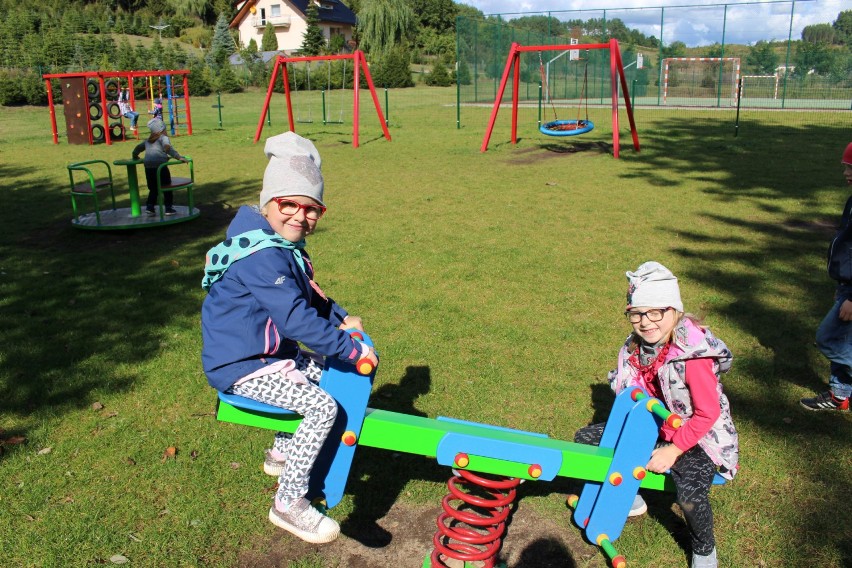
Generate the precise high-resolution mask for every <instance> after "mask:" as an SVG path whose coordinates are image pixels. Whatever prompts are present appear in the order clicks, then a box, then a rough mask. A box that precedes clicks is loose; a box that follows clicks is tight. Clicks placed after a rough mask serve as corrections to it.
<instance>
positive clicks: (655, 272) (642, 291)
mask: <svg viewBox="0 0 852 568" xmlns="http://www.w3.org/2000/svg"><path fill="white" fill-rule="evenodd" d="M633 306H641V307H647V308H674V309H676V310H677V311H679V312H682V311H683V302H682V301H681V299H680V287H679V286H678V284H677V277H676V276H675V275H674V274H672V272H671V270H669V269H668V268H666V267H665V266H663V265H662V264H660V263H659V262H654V261H650V262H646V263H645V264H643V265H641V266H640V267H639V268H637V269H636V272H628V273H627V307H628V308H632V307H633Z"/></svg>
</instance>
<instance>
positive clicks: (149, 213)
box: [145, 209, 157, 217]
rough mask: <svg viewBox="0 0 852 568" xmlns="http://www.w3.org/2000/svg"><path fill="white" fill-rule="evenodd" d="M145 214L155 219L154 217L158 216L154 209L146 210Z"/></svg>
mask: <svg viewBox="0 0 852 568" xmlns="http://www.w3.org/2000/svg"><path fill="white" fill-rule="evenodd" d="M145 214H146V215H148V217H153V216H154V215H156V214H157V212H156V211H155V210H153V209H146V210H145Z"/></svg>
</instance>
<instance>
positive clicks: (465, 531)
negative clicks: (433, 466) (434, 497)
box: [431, 470, 521, 568]
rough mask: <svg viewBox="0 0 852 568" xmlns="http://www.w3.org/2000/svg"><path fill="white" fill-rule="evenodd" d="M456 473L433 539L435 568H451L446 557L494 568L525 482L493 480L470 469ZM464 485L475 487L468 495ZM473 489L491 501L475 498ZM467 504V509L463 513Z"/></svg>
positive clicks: (454, 471) (448, 486)
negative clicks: (454, 506) (512, 511)
mask: <svg viewBox="0 0 852 568" xmlns="http://www.w3.org/2000/svg"><path fill="white" fill-rule="evenodd" d="M453 474H454V475H453V477H451V478H450V480H449V481H448V482H447V488H448V489H449V490H450V494H449V495H447V496H446V497H444V499H443V500H442V501H441V507H443V509H444V512H443V513H442V514H441V515H440V516H439V517H438V520H437V525H438V532H436V533H435V536H434V538H433V539H432V543H433V544H434V545H435V548H434V550H433V551H432V557H431V563H432V568H446V567H447V564H446V563H445V562H444V560H443V559H442V556H443V557H445V558H448V559H449V558H452V559H454V560H462V561H464V562H477V561H481V562H483V565H482V566H483V568H492V567H493V566H494V562H495V559H496V557H497V553H498V552H499V551H500V547H501V545H502V543H503V540H502V539H503V533H504V532H505V531H506V518H507V517H508V516H509V513H510V512H511V509H512V508H511V505H512V502H514V500H515V495H516V494H517V491H516V489H515V488H516V487H517V486H518V484H519V483H520V482H521V481H520V480H519V479H513V478H506V477H500V478H498V479H490V478H486V477H482V476H480V475H477V474H475V473H472V472H470V471H466V470H453ZM464 486H471V487H470V489H469V491H468V492H465V491H463V490H462V488H463V487H464ZM473 490H480V493H485V494H487V495H488V496H490V498H488V497H479V496H477V495H474V494H472V492H471V491H473ZM458 501H461V503H460V504H459V508H453V502H458ZM465 505H467V508H466V509H467V510H464V511H462V510H460V509H461V508H462V507H464V506H465ZM447 521H449V522H447ZM464 525H467V526H464ZM471 527H472V528H471Z"/></svg>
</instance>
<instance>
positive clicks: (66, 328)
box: [0, 59, 852, 568]
mask: <svg viewBox="0 0 852 568" xmlns="http://www.w3.org/2000/svg"><path fill="white" fill-rule="evenodd" d="M536 61H537V59H536ZM424 92H425V93H428V94H427V95H424ZM298 94H302V95H305V93H303V92H301V91H300V92H299V93H293V96H294V97H295V96H298ZM340 94H341V93H340V92H334V93H331V95H335V96H338V95H340ZM311 95H312V97H313V100H316V101H317V103H318V104H319V103H320V102H321V101H320V98H321V95H320V94H319V93H311ZM331 95H329V96H331ZM347 96H348V97H349V99H348V100H349V101H350V103H349V104H350V106H349V108H350V109H351V100H352V96H353V95H352V92H351V89H350V90H349V92H348V93H347ZM454 96H455V93H454V89H452V88H448V89H434V90H428V91H424V90H423V88H422V87H418V88H415V89H408V90H401V91H398V92H397V91H394V92H391V93H390V95H389V100H390V110H389V113H388V122H389V124H388V129H389V132H390V135H391V138H392V139H391V140H388V139H387V138H386V137H385V135H384V132H383V129H382V127H381V124H380V122H379V121H378V120H376V112H375V109H374V108H373V104H372V99H371V98H370V95H369V93H368V91H366V90H362V91H361V100H362V111H361V112H362V116H361V121H360V132H359V144H358V147H357V148H355V147H354V144H353V124H352V117H351V115H350V116H349V117H347V116H345V115H344V116H343V118H342V120H340V121H339V122H340V124H336V123H335V124H331V123H325V124H324V123H323V122H322V121H320V120H316V119H315V120H314V121H313V122H312V123H302V122H296V124H295V130H296V132H297V133H299V134H302V135H304V136H307V137H309V138H311V139H312V140H314V141H315V143H316V145H317V147H318V149H319V151H320V152H321V154H322V159H323V173H324V175H325V178H326V204H327V205H328V207H329V211H328V214H327V216H326V217H325V218H324V219H323V224H322V225H321V226H320V228H319V230H318V231H317V232H316V234H314V235H312V236H311V237H310V239H309V242H308V245H309V246H308V250H309V251H310V252H311V255H312V259H313V261H314V265H315V268H316V271H317V280H318V282H319V283H320V284H321V285H323V287H324V288H325V287H328V289H330V290H333V295H334V298H335V299H336V300H338V301H340V302H341V303H342V304H343V305H346V306H347V309H349V310H350V311H351V312H352V313H357V314H358V315H361V316H362V317H363V318H364V321H365V326H366V329H367V331H368V333H369V334H370V337H371V338H372V340H373V341H374V342H375V344H376V346H377V349H378V351H379V353H380V355H381V364H380V367H379V369H378V372H377V374H376V377H375V382H374V384H373V388H372V393H371V395H370V399H369V407H370V408H373V409H379V410H381V411H385V412H387V413H395V414H401V415H406V416H411V417H416V418H417V419H418V420H421V419H422V420H426V419H429V420H431V419H436V418H437V417H438V416H445V417H451V418H454V419H458V420H464V421H470V422H476V423H481V424H488V425H493V426H496V427H500V428H508V429H514V430H521V431H525V432H533V433H540V434H543V435H546V436H548V437H549V438H551V439H553V440H571V439H572V436H573V433H574V431H575V430H576V429H577V428H579V427H582V426H584V425H586V424H588V423H590V422H593V421H602V420H605V419H606V417H607V416H609V414H610V411H611V409H612V407H613V398H612V396H611V394H610V392H609V388H608V386H607V385H606V373H607V371H609V370H610V369H611V368H612V367H613V366H614V363H615V354H616V350H617V346H618V345H620V343H621V341H623V339H624V337H625V336H626V334H627V330H628V326H627V324H626V323H625V321H624V317H623V315H622V313H621V312H622V310H623V302H624V287H625V279H624V272H625V270H629V269H632V268H634V267H635V266H636V265H638V264H639V262H641V261H644V260H647V259H648V258H649V257H654V258H656V259H657V260H660V261H661V262H664V263H666V264H667V265H669V266H671V268H672V269H673V270H674V271H675V273H677V274H678V275H679V276H680V277H681V279H682V284H681V289H682V294H683V298H684V303H685V305H686V306H687V309H688V310H689V311H693V312H697V313H698V314H699V315H701V316H703V317H704V319H705V322H706V323H707V324H708V325H709V326H710V327H711V328H712V329H713V331H714V332H715V333H717V334H718V335H719V336H720V337H722V338H724V339H725V341H726V343H727V344H728V345H729V346H730V347H731V349H732V351H733V353H734V365H733V369H732V371H731V372H730V373H729V374H728V375H727V376H726V377H725V378H724V385H725V392H726V393H727V394H728V396H729V397H730V399H731V406H732V411H733V414H734V417H735V419H736V421H737V426H738V428H739V430H740V437H741V446H742V448H741V454H742V464H743V469H742V471H741V473H740V474H739V475H738V476H737V478H736V480H735V481H734V482H732V483H729V484H727V485H725V486H720V487H715V488H714V489H713V491H712V494H711V499H712V502H713V506H714V513H715V514H716V536H717V539H718V542H719V554H720V560H721V564H720V565H723V566H805V565H819V566H828V567H837V568H840V567H841V566H844V565H848V563H849V562H850V560H852V549H850V544H849V539H848V535H847V534H846V533H847V532H848V531H847V530H846V527H848V526H849V524H850V522H852V517H850V512H849V511H848V509H847V508H845V507H840V506H838V503H843V502H845V499H846V493H847V492H848V489H847V488H848V487H849V486H850V484H852V477H850V475H852V461H850V457H849V453H848V440H849V439H850V435H852V420H850V417H849V416H843V415H830V416H826V415H823V414H818V413H807V412H806V411H804V410H802V409H801V408H800V407H799V406H798V399H799V398H800V397H802V396H805V395H807V394H809V393H811V392H812V391H814V390H817V389H820V388H822V386H823V385H824V382H825V380H826V374H827V372H828V365H827V363H826V362H825V361H824V359H823V358H822V357H821V356H820V354H819V353H818V352H817V350H816V348H815V347H814V346H813V335H814V331H815V330H816V327H817V325H818V323H819V320H820V319H821V317H822V315H823V313H824V311H825V310H826V309H827V307H828V305H829V303H830V301H831V296H832V292H833V286H832V282H831V281H830V280H829V279H828V277H827V276H826V275H825V270H824V266H823V264H824V260H823V259H824V254H825V248H826V247H827V244H828V241H829V240H830V238H831V235H832V234H833V227H834V226H835V224H836V222H837V217H838V214H839V210H840V208H841V206H842V203H843V202H844V201H845V198H846V197H847V189H846V188H845V187H844V186H843V179H842V176H841V174H840V168H839V165H838V162H839V155H840V152H841V150H842V148H843V146H844V145H845V144H846V143H848V142H849V140H847V138H848V135H849V125H850V123H849V122H848V120H849V117H848V115H847V114H840V113H838V115H837V116H839V117H840V118H841V119H843V120H846V121H847V122H845V123H843V122H842V120H839V121H834V122H829V121H822V122H819V121H812V120H811V121H809V120H807V119H806V118H807V116H808V115H807V114H804V113H803V114H801V115H800V114H797V113H796V112H797V111H788V112H787V113H781V112H773V113H765V114H761V113H751V114H747V115H745V116H744V117H742V126H741V129H740V133H739V135H738V136H737V137H734V128H733V122H732V120H731V119H732V116H733V112H734V110H733V109H730V108H728V109H725V110H713V111H708V112H706V113H698V112H696V113H694V114H685V113H683V112H682V111H674V112H672V113H666V111H665V110H654V111H653V112H650V111H645V110H644V109H642V108H639V109H637V110H636V117H635V118H636V130H637V133H638V138H639V141H640V142H641V151H638V152H637V151H636V150H635V149H634V147H633V143H632V142H633V140H632V137H631V135H630V129H629V121H628V119H627V117H626V115H624V114H621V115H620V117H619V118H620V121H619V124H620V125H621V126H620V128H621V131H620V133H621V137H620V148H619V149H620V154H619V159H617V160H616V159H614V156H613V147H612V144H613V132H612V129H611V126H609V125H611V124H612V123H613V121H612V120H611V117H612V110H611V107H610V106H609V104H608V103H609V101H608V100H605V101H604V103H606V104H604V105H601V106H599V107H597V108H594V107H593V108H590V109H589V115H590V116H589V118H590V120H591V121H593V122H594V124H595V128H594V130H592V131H591V132H588V133H586V134H583V135H581V136H570V137H564V138H559V137H553V136H545V135H542V134H541V133H540V131H539V124H538V123H537V109H536V108H534V107H533V108H529V109H525V110H522V111H521V112H520V113H519V126H518V133H517V134H518V139H517V143H516V144H513V143H512V128H511V123H510V121H511V108H510V107H509V106H508V105H506V106H504V107H503V108H502V110H501V111H500V113H499V114H498V115H497V118H496V122H495V124H494V128H493V132H492V133H491V137H490V141H489V145H488V149H487V151H486V152H482V151H481V145H482V142H483V137H484V135H485V133H486V128H487V127H488V124H489V118H490V114H491V110H492V108H491V106H490V105H487V104H486V105H482V106H478V107H466V108H464V109H463V118H462V121H461V128H457V116H456V107H455V106H454V105H453V104H451V103H452V101H453V100H454ZM265 97H266V93H265V92H261V91H253V92H248V93H244V94H240V95H229V96H223V97H222V98H221V108H216V106H214V105H218V104H219V101H218V100H217V97H216V96H212V97H197V98H196V97H195V96H193V98H192V105H193V106H192V119H193V127H194V128H193V134H192V136H182V137H179V138H175V139H174V140H175V145H176V146H177V147H178V148H179V149H180V151H181V153H182V154H185V155H189V156H192V158H193V162H194V167H195V184H196V186H195V207H197V208H198V209H199V210H200V212H201V214H200V216H198V218H197V219H195V220H193V222H191V223H185V224H177V225H173V226H169V227H164V228H163V229H161V230H160V229H158V230H147V229H146V230H140V231H134V230H128V231H120V232H99V231H80V230H77V229H76V228H74V227H73V226H72V224H71V223H70V219H71V217H72V210H71V204H70V200H69V196H68V189H67V187H68V172H67V169H66V168H67V165H68V164H70V163H75V162H82V161H85V160H89V159H102V160H105V161H106V162H108V163H110V164H113V163H114V162H115V161H116V160H122V159H128V158H129V157H130V152H131V150H132V146H133V144H132V143H121V144H118V143H117V144H112V145H109V146H108V145H106V144H102V145H96V146H89V145H71V144H66V143H64V141H63V142H62V143H60V144H59V145H54V144H53V143H52V140H51V130H50V124H49V121H48V117H47V113H46V111H45V109H44V108H34V107H23V108H5V107H3V108H0V122H2V123H3V125H4V128H3V132H2V134H0V152H2V155H3V156H4V159H3V160H2V163H0V173H2V176H3V179H4V182H3V193H4V207H3V208H2V209H0V220H2V222H3V224H4V227H5V228H6V231H4V234H3V237H0V255H2V258H3V259H4V260H3V261H2V262H0V272H2V279H0V301H2V306H3V312H4V320H5V321H9V322H13V325H6V326H3V328H2V329H0V345H2V346H3V347H0V360H2V362H3V363H2V365H0V472H2V476H0V554H2V555H3V558H4V559H8V562H9V563H10V565H17V566H59V565H62V566H66V565H88V564H107V565H110V564H114V563H116V564H117V563H122V562H125V561H127V562H129V564H131V565H141V566H173V565H174V566H177V565H208V566H223V567H224V566H246V567H272V566H280V567H288V568H290V567H292V568H326V567H342V566H347V567H353V568H362V567H363V568H372V567H378V566H385V565H387V566H420V565H421V563H422V562H423V558H424V556H425V555H426V554H427V553H428V552H429V551H431V548H432V541H431V539H432V535H433V534H434V533H435V530H436V529H435V519H436V518H437V515H438V513H439V511H440V500H441V498H442V497H443V496H444V495H446V493H447V480H448V478H449V477H450V476H451V474H450V468H449V467H447V466H446V465H442V464H439V463H438V461H437V460H436V458H435V457H428V456H424V455H418V454H416V453H410V452H408V451H404V449H395V450H388V449H382V448H378V447H371V446H370V445H368V444H366V443H365V444H364V445H363V447H362V446H360V445H359V446H358V447H357V450H356V452H355V456H354V459H353V461H352V469H351V472H350V474H349V478H348V483H347V485H346V490H345V493H344V495H343V497H342V500H341V502H340V503H339V504H338V505H337V506H336V507H335V508H333V509H332V511H331V514H332V516H334V518H335V519H337V520H339V521H340V522H341V525H342V532H343V534H342V536H341V537H340V538H339V539H338V540H337V541H335V542H334V543H332V544H329V545H324V546H316V545H308V544H306V543H302V542H301V541H298V540H296V539H295V538H292V537H290V536H289V535H288V534H285V533H283V532H282V531H280V530H278V529H276V528H275V527H274V526H272V525H270V524H269V522H268V521H267V520H266V516H265V511H266V508H267V507H268V505H269V501H270V499H271V497H272V494H273V485H274V480H273V479H272V478H270V477H267V476H265V475H264V474H263V473H262V471H261V470H260V465H261V462H262V456H263V449H264V448H265V447H267V445H268V444H269V441H270V432H269V431H268V430H265V429H262V428H256V427H251V426H247V425H242V424H236V423H231V422H227V421H222V420H217V417H216V405H215V402H216V401H215V393H214V392H213V391H212V390H211V389H210V388H209V387H208V386H207V384H206V380H205V378H204V377H203V375H202V373H201V368H200V362H199V357H198V354H199V352H200V348H201V345H200V342H201V339H200V334H199V332H198V326H199V309H200V304H201V301H202V299H203V297H204V293H203V291H202V290H201V288H200V286H199V282H200V279H201V271H202V266H203V258H204V253H205V252H206V251H207V249H208V248H209V247H210V246H212V244H215V243H216V242H218V240H220V239H221V237H222V235H223V233H224V230H225V227H226V226H227V224H228V223H229V221H230V220H231V219H232V218H233V215H234V213H235V212H236V209H237V208H238V207H239V206H240V205H242V204H246V203H253V202H255V201H256V199H257V194H258V191H259V187H260V180H261V177H262V175H263V169H264V167H265V165H266V161H265V159H264V156H263V152H262V145H261V144H260V143H257V144H255V143H254V136H255V133H256V131H257V127H258V120H259V119H260V118H261V109H262V108H263V105H264V101H265ZM378 98H379V101H380V102H381V103H382V107H383V108H385V104H384V93H383V92H382V90H381V89H379V90H378ZM283 100H284V95H283V94H281V93H275V94H274V95H273V96H272V99H271V103H270V115H271V116H270V122H271V124H270V123H265V125H264V127H263V135H264V137H266V136H268V135H271V134H273V133H279V132H282V131H284V130H286V129H287V127H288V126H287V125H288V117H287V109H286V107H285V105H284V104H283ZM304 100H305V99H303V104H306V103H304ZM339 100H340V99H337V100H335V105H336V107H335V108H340V105H339ZM444 100H446V101H449V102H450V104H446V105H445V104H436V103H437V102H438V101H444ZM220 111H221V112H222V115H221V119H220V116H219V112H220ZM576 111H577V106H576V104H575V105H573V106H572V107H571V108H569V109H567V110H565V111H564V112H562V113H561V114H563V115H568V116H569V117H570V116H576ZM619 112H622V113H623V107H622V108H620V109H619ZM321 115H322V112H321V107H320V106H316V107H314V117H319V116H321ZM336 116H337V115H336ZM784 116H787V117H792V118H795V120H784V119H783V117H784ZM803 117H804V118H803ZM220 120H221V124H220ZM790 124H794V125H795V126H792V127H791V126H790ZM802 148H807V154H804V153H803V152H802ZM116 169H119V168H116ZM121 169H123V168H121ZM118 175H119V176H124V172H120V173H119V174H118ZM119 179H120V183H126V180H125V179H124V178H123V177H120V178H119ZM142 193H143V194H144V193H145V190H144V189H142ZM116 199H117V207H119V208H122V207H130V206H131V204H130V196H129V195H128V192H127V191H126V190H123V191H120V192H117V193H116ZM663 204H666V205H667V206H665V207H664V206H662V205H663ZM367 435H368V432H367V431H365V432H364V436H365V437H367ZM580 489H582V480H579V479H576V478H568V477H562V476H558V477H556V478H555V479H553V480H552V481H545V480H532V479H531V480H528V481H526V482H525V483H524V484H522V485H520V486H519V488H518V499H517V505H518V507H517V511H516V512H515V513H514V514H513V518H512V522H511V524H510V525H509V528H508V531H507V535H506V538H505V540H504V544H503V550H502V553H501V557H500V559H501V560H502V561H503V562H505V563H506V564H507V565H508V566H509V567H511V568H516V567H519V568H522V567H533V566H534V567H549V566H554V567H555V566H560V567H563V566H568V567H576V568H579V567H590V568H602V567H604V566H608V563H607V558H606V556H605V555H604V554H603V553H602V552H601V549H600V548H598V547H597V546H595V545H594V544H591V543H589V542H587V541H586V540H584V538H583V534H582V532H581V531H580V530H579V529H578V527H577V526H576V525H575V524H574V523H573V522H572V520H571V510H570V509H569V508H568V507H567V506H566V502H565V498H566V496H567V495H568V494H570V493H577V492H579V491H580ZM643 494H644V495H645V497H646V500H647V501H648V504H649V514H648V515H645V516H642V517H639V518H636V519H630V520H628V521H627V523H626V524H625V525H624V529H623V531H622V533H621V535H620V536H619V537H618V540H617V542H616V543H615V544H616V547H617V548H618V551H619V552H620V553H621V554H623V555H624V556H625V557H626V558H627V560H628V566H659V565H666V566H672V565H685V564H686V562H687V560H688V550H687V549H688V546H689V545H688V543H689V536H688V534H687V533H686V528H685V526H684V525H683V521H682V519H681V518H679V513H678V512H677V507H676V506H675V505H674V498H673V495H672V494H671V493H667V492H662V491H652V490H648V491H645V492H644V493H643ZM58 527H61V529H62V530H58ZM122 559H124V560H122Z"/></svg>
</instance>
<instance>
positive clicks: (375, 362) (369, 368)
mask: <svg viewBox="0 0 852 568" xmlns="http://www.w3.org/2000/svg"><path fill="white" fill-rule="evenodd" d="M378 366H379V357H378V355H376V352H375V350H374V349H373V348H372V347H370V346H369V345H366V344H364V343H361V356H360V357H359V358H358V362H357V363H355V368H356V369H357V370H358V372H359V373H361V374H362V375H369V374H370V373H372V372H373V369H375V368H376V367H378Z"/></svg>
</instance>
